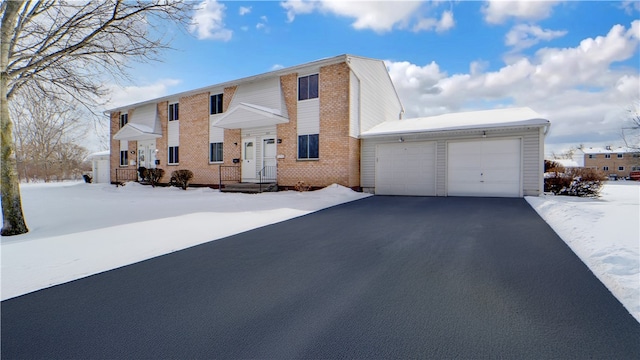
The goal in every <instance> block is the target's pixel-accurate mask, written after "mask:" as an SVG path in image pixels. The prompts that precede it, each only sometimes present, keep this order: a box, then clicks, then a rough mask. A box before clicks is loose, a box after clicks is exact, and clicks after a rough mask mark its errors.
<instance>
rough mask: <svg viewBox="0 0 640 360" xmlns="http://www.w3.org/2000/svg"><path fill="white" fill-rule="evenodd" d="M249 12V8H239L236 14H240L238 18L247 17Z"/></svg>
mask: <svg viewBox="0 0 640 360" xmlns="http://www.w3.org/2000/svg"><path fill="white" fill-rule="evenodd" d="M250 12H251V6H240V9H239V10H238V14H240V16H244V15H247V14H248V13H250Z"/></svg>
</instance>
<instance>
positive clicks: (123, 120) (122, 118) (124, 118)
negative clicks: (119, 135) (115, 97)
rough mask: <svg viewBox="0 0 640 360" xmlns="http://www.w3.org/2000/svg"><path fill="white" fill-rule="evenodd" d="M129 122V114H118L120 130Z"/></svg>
mask: <svg viewBox="0 0 640 360" xmlns="http://www.w3.org/2000/svg"><path fill="white" fill-rule="evenodd" d="M128 122H129V114H120V128H122V127H124V126H125V125H127V123H128Z"/></svg>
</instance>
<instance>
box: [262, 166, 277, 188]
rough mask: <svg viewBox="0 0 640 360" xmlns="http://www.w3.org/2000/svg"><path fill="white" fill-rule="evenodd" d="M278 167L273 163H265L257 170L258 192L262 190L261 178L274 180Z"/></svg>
mask: <svg viewBox="0 0 640 360" xmlns="http://www.w3.org/2000/svg"><path fill="white" fill-rule="evenodd" d="M277 172H278V167H277V166H275V165H267V166H264V167H263V168H262V169H261V170H260V171H259V172H258V177H259V179H260V182H259V184H260V192H262V180H276V179H277V178H278V175H277Z"/></svg>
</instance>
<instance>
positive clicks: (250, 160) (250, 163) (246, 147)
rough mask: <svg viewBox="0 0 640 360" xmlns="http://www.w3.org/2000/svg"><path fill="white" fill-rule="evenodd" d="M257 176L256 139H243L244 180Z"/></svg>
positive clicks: (253, 178)
mask: <svg viewBox="0 0 640 360" xmlns="http://www.w3.org/2000/svg"><path fill="white" fill-rule="evenodd" d="M255 178H256V139H255V138H250V139H249V138H248V139H244V140H242V181H245V180H255Z"/></svg>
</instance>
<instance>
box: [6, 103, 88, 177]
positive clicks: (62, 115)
mask: <svg viewBox="0 0 640 360" xmlns="http://www.w3.org/2000/svg"><path fill="white" fill-rule="evenodd" d="M9 111H10V114H11V118H12V119H14V121H13V122H14V127H13V136H14V139H15V145H16V162H17V167H18V168H17V171H18V178H19V179H20V181H23V182H32V181H44V182H50V181H60V180H78V179H81V178H82V175H83V173H86V172H88V171H91V164H90V163H89V162H88V161H87V160H86V158H87V155H88V151H87V149H86V148H85V147H83V146H81V145H80V143H81V141H82V140H83V139H84V137H85V134H86V131H87V130H88V129H89V124H88V122H87V121H86V120H85V119H86V114H83V113H82V112H81V111H79V109H78V108H77V107H76V106H75V105H73V104H72V103H71V102H61V101H58V100H57V99H56V98H55V97H50V98H44V99H43V98H38V99H35V98H34V97H33V96H30V95H27V94H21V95H19V96H16V97H15V100H14V101H12V102H11V104H10V106H9Z"/></svg>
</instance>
